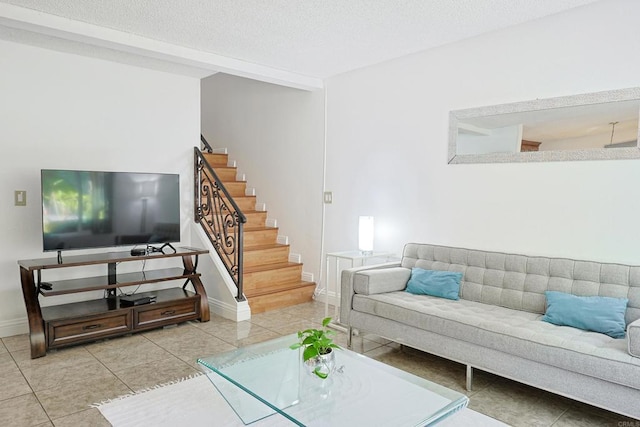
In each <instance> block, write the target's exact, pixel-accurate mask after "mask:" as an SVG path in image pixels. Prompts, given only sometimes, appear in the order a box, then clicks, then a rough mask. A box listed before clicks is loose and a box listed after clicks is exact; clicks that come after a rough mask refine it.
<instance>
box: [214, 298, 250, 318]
mask: <svg viewBox="0 0 640 427" xmlns="http://www.w3.org/2000/svg"><path fill="white" fill-rule="evenodd" d="M207 299H208V301H209V308H210V310H211V312H212V313H214V314H217V315H218V316H222V317H224V318H225V319H229V320H233V321H235V322H242V321H243V320H250V319H251V309H250V308H249V303H248V302H247V301H240V302H238V303H237V304H235V305H234V304H229V303H226V302H224V301H219V300H216V299H213V298H207Z"/></svg>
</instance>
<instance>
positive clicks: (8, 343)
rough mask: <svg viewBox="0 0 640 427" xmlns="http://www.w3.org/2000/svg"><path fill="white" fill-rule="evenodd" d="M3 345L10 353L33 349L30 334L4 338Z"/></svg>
mask: <svg viewBox="0 0 640 427" xmlns="http://www.w3.org/2000/svg"><path fill="white" fill-rule="evenodd" d="M2 343H3V344H4V346H5V347H6V349H7V350H9V351H10V352H14V351H20V350H28V349H30V348H31V344H30V343H29V334H22V335H14V336H12V337H6V338H2Z"/></svg>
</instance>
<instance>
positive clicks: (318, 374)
mask: <svg viewBox="0 0 640 427" xmlns="http://www.w3.org/2000/svg"><path fill="white" fill-rule="evenodd" d="M319 369H320V367H317V368H316V369H314V370H313V373H314V374H316V375H317V376H319V377H320V378H322V379H323V380H325V379H327V377H328V376H329V374H328V373H327V374H325V373H324V372H320V371H319Z"/></svg>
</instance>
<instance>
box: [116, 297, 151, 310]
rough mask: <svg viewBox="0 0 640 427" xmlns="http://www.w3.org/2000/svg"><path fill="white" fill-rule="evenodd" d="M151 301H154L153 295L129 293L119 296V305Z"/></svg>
mask: <svg viewBox="0 0 640 427" xmlns="http://www.w3.org/2000/svg"><path fill="white" fill-rule="evenodd" d="M152 302H156V297H155V296H150V297H143V296H136V295H130V296H125V297H120V307H132V306H135V305H143V304H151V303H152Z"/></svg>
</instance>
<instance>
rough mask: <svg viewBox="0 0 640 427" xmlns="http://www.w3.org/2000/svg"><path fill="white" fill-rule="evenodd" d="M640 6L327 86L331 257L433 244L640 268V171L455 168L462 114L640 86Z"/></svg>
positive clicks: (603, 10) (532, 27)
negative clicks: (365, 220)
mask: <svg viewBox="0 0 640 427" xmlns="http://www.w3.org/2000/svg"><path fill="white" fill-rule="evenodd" d="M639 15H640V2H636V1H633V0H616V1H604V2H598V3H595V4H592V5H589V6H586V7H583V8H579V9H576V10H573V11H570V12H568V13H564V14H560V15H557V16H554V17H550V18H546V19H543V20H539V21H536V22H533V23H529V24H526V25H521V26H518V27H515V28H510V29H506V30H503V31H498V32H494V33H491V34H488V35H484V36H481V37H476V38H473V39H469V40H465V41H462V42H459V43H456V44H452V45H449V46H446V47H442V48H439V49H435V50H431V51H428V52H424V53H420V54H416V55H412V56H409V57H405V58H401V59H398V60H394V61H390V62H387V63H384V64H380V65H377V66H374V67H369V68H365V69H362V70H358V71H354V72H351V73H348V74H344V75H340V76H337V77H334V78H331V79H329V80H328V82H327V94H328V95H327V97H328V101H327V111H328V135H327V141H328V146H327V153H328V155H327V156H328V157H327V171H328V173H327V180H326V182H327V188H328V189H329V190H332V191H334V203H333V205H331V206H329V207H328V208H327V225H326V234H325V236H326V248H325V249H326V250H327V251H332V250H339V249H344V248H354V247H356V245H357V218H358V215H365V214H366V215H373V216H374V217H375V221H376V241H375V243H376V249H380V250H383V249H389V250H395V251H398V252H400V251H401V250H402V247H403V244H404V243H406V242H430V243H435V244H446V245H455V246H463V247H469V248H478V249H487V250H499V251H508V252H516V253H523V254H542V255H549V256H567V257H574V258H578V259H593V260H602V261H618V262H628V263H634V264H640V244H639V237H640V221H638V220H637V215H638V212H640V197H638V189H637V188H638V183H640V162H639V161H637V160H631V161H620V160H617V161H586V162H555V163H534V164H479V165H448V164H447V138H448V135H447V132H448V113H449V111H450V110H457V109H464V108H472V107H481V106H486V105H493V104H501V103H509V102H517V101H525V100H532V99H536V98H548V97H555V96H564V95H573V94H579V93H587V92H596V91H602V90H610V89H620V88H627V87H634V86H638V81H639V80H638V76H639V75H640V57H639V56H638V55H637V54H636V53H635V52H636V50H637V44H638V41H640V28H639V27H638V25H637V16H639Z"/></svg>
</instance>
